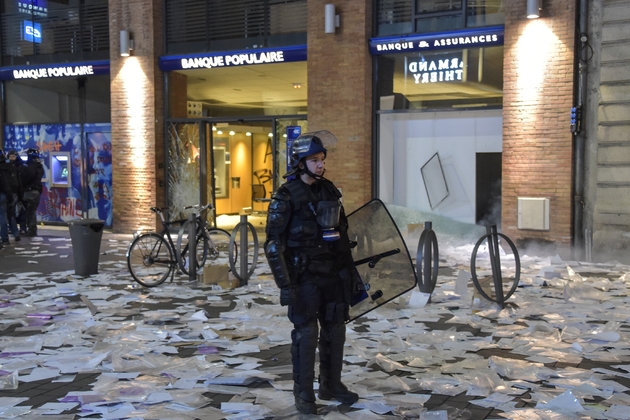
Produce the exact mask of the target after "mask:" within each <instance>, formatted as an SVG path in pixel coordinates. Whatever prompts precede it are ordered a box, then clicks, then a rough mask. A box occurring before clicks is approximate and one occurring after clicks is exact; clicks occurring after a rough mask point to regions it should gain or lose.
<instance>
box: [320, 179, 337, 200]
mask: <svg viewBox="0 0 630 420" xmlns="http://www.w3.org/2000/svg"><path fill="white" fill-rule="evenodd" d="M320 182H322V184H323V186H324V187H325V188H326V189H327V190H328V191H330V192H331V193H333V194H334V195H335V197H337V198H341V191H339V188H337V187H336V186H335V184H333V182H332V181H331V180H329V179H327V178H322V179H321V180H320Z"/></svg>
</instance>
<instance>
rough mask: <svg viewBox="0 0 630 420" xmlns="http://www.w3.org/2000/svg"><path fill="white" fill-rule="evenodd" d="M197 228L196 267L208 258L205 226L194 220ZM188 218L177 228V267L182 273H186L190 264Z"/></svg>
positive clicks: (202, 264) (201, 265)
mask: <svg viewBox="0 0 630 420" xmlns="http://www.w3.org/2000/svg"><path fill="white" fill-rule="evenodd" d="M196 224H197V228H196V232H197V252H196V258H197V268H201V267H203V266H204V264H205V263H206V259H207V258H208V242H209V241H208V234H207V232H206V228H205V226H204V225H203V222H202V221H201V220H197V221H196ZM189 226H190V220H187V221H186V222H184V224H182V226H181V228H179V233H178V235H177V250H176V252H177V263H178V264H179V268H180V269H181V270H182V271H183V272H184V274H188V267H189V265H190V261H189V260H190V255H189V254H188V242H189V239H190V229H189Z"/></svg>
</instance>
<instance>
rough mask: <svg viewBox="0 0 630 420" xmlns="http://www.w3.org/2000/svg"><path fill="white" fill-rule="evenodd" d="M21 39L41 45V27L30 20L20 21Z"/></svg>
mask: <svg viewBox="0 0 630 420" xmlns="http://www.w3.org/2000/svg"><path fill="white" fill-rule="evenodd" d="M22 38H23V39H24V41H28V42H34V43H36V44H41V43H42V25H41V24H39V23H37V22H31V21H30V20H24V21H22Z"/></svg>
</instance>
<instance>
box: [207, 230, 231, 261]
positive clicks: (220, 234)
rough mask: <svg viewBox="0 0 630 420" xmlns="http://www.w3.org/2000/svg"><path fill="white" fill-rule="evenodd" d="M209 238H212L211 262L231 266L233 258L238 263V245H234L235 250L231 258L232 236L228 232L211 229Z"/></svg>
mask: <svg viewBox="0 0 630 420" xmlns="http://www.w3.org/2000/svg"><path fill="white" fill-rule="evenodd" d="M208 238H210V242H209V246H210V250H209V253H208V258H209V259H210V260H211V261H216V263H217V264H228V265H230V258H231V259H232V261H233V262H234V263H236V260H237V259H238V249H237V246H236V244H234V249H233V250H232V255H231V256H230V238H231V235H230V234H229V233H228V232H227V231H225V230H223V229H219V228H211V229H209V230H208Z"/></svg>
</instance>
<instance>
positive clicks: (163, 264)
mask: <svg viewBox="0 0 630 420" xmlns="http://www.w3.org/2000/svg"><path fill="white" fill-rule="evenodd" d="M174 263H175V260H174V259H173V250H172V249H171V247H170V246H169V244H168V242H166V240H164V238H162V237H161V236H160V235H158V234H156V233H145V234H142V235H140V236H138V237H137V238H135V239H134V240H133V241H132V242H131V244H130V245H129V249H128V250H127V267H128V268H129V273H130V274H131V277H133V279H134V280H135V281H137V282H138V283H140V284H141V285H143V286H146V287H154V286H157V285H159V284H162V283H164V280H166V279H167V278H168V276H169V275H170V274H171V271H172V270H174V266H173V264H174Z"/></svg>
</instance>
